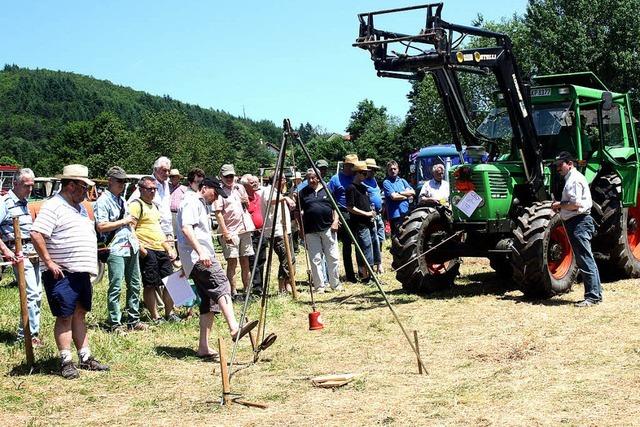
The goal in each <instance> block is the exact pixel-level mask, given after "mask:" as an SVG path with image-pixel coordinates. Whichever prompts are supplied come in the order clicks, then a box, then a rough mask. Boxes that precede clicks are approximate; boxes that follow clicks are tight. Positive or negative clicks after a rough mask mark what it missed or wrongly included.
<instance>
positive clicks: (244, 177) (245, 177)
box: [240, 173, 258, 185]
mask: <svg viewBox="0 0 640 427" xmlns="http://www.w3.org/2000/svg"><path fill="white" fill-rule="evenodd" d="M252 178H255V179H256V180H257V179H258V177H256V176H253V175H251V174H250V173H245V174H244V175H242V177H241V178H240V184H242V185H251V184H250V182H249V180H250V179H252Z"/></svg>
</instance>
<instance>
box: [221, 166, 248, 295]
mask: <svg viewBox="0 0 640 427" xmlns="http://www.w3.org/2000/svg"><path fill="white" fill-rule="evenodd" d="M220 176H221V177H222V184H223V188H224V191H225V192H226V194H227V197H226V198H222V197H218V198H217V199H216V201H215V202H214V204H213V208H214V210H215V212H216V220H217V221H218V226H219V228H220V234H222V252H223V254H224V259H226V260H227V278H228V279H229V283H230V284H231V295H233V296H235V295H236V293H237V291H236V278H235V276H236V267H237V266H238V259H239V260H240V275H241V277H242V285H243V286H244V289H245V290H246V289H248V288H249V279H250V277H251V266H250V265H249V257H250V256H252V255H253V254H254V252H253V242H252V240H251V234H252V232H253V231H254V230H255V229H256V228H255V226H254V225H253V220H252V219H251V215H250V214H249V212H248V211H247V208H248V204H249V197H248V196H247V191H246V190H245V188H244V186H242V185H240V184H238V183H236V182H235V176H236V171H235V168H234V167H233V165H222V168H221V169H220Z"/></svg>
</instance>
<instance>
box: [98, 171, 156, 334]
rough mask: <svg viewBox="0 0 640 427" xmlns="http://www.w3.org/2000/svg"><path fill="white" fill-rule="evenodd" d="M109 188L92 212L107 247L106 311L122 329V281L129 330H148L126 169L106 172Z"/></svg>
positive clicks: (113, 325) (112, 326) (111, 325)
mask: <svg viewBox="0 0 640 427" xmlns="http://www.w3.org/2000/svg"><path fill="white" fill-rule="evenodd" d="M107 177H108V178H109V182H108V187H107V189H106V190H105V191H104V192H103V193H102V195H101V196H100V197H99V198H98V200H97V201H96V203H95V205H94V208H93V211H94V215H95V218H96V229H97V230H98V232H99V233H100V241H101V242H102V243H104V245H105V246H106V247H105V248H104V249H103V250H106V251H107V254H106V255H107V256H108V258H107V260H106V263H107V266H108V267H109V268H108V271H109V289H108V291H107V314H108V323H109V328H110V329H111V330H116V329H119V328H121V327H122V326H123V325H122V323H121V322H122V320H123V319H122V313H121V312H120V289H121V286H122V281H123V280H124V281H126V283H127V292H126V301H127V303H126V307H125V316H124V320H125V322H126V325H127V327H128V328H129V329H132V330H137V331H140V330H145V329H146V328H147V327H146V325H145V324H144V323H142V322H140V287H141V278H140V264H139V261H138V251H139V245H138V239H137V238H136V236H135V233H134V231H133V230H132V228H131V226H132V225H133V224H134V222H135V221H134V219H133V218H132V217H131V215H130V214H129V209H128V207H127V204H126V203H125V201H124V198H123V197H122V192H123V191H124V185H125V182H126V179H127V174H126V173H125V171H124V169H122V168H121V167H118V166H114V167H112V168H111V169H109V170H108V171H107Z"/></svg>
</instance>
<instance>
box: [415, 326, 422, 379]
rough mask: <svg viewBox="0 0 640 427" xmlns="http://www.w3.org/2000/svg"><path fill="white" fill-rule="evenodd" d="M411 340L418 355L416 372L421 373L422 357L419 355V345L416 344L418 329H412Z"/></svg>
mask: <svg viewBox="0 0 640 427" xmlns="http://www.w3.org/2000/svg"><path fill="white" fill-rule="evenodd" d="M413 341H414V343H415V346H416V353H417V357H418V373H419V374H420V375H422V374H423V371H422V358H421V357H420V345H419V344H418V331H413Z"/></svg>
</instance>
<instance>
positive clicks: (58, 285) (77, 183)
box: [31, 164, 109, 379]
mask: <svg viewBox="0 0 640 427" xmlns="http://www.w3.org/2000/svg"><path fill="white" fill-rule="evenodd" d="M57 178H60V179H61V180H62V189H61V190H60V192H59V193H58V194H56V195H55V196H53V197H52V198H51V199H49V200H47V201H46V202H45V203H44V204H43V205H42V208H41V209H40V213H39V214H38V217H37V218H36V220H35V221H34V223H33V227H32V228H31V240H32V241H33V244H34V247H35V249H36V252H38V255H39V256H40V259H41V260H42V261H43V262H44V265H45V270H44V271H43V272H42V282H43V283H44V289H45V291H46V293H47V300H48V301H49V307H50V308H51V313H52V314H53V315H54V316H55V318H56V322H55V328H54V336H55V340H56V345H57V346H58V351H59V352H60V359H61V362H62V364H61V373H62V376H63V377H64V378H68V379H72V378H77V377H78V370H77V368H76V365H75V364H74V363H73V360H72V357H71V342H72V341H73V342H74V344H75V346H76V349H77V350H78V359H79V364H78V366H79V367H80V369H87V370H91V371H106V370H108V369H109V367H108V366H107V365H103V364H102V363H100V362H98V361H97V360H96V359H95V358H94V357H93V356H92V355H91V351H90V350H89V338H88V335H87V326H86V323H85V316H86V314H87V312H88V311H90V310H91V295H92V289H91V276H96V275H97V274H98V260H97V244H96V232H95V228H94V224H93V221H91V220H90V219H89V215H88V214H87V211H86V210H85V208H84V206H82V205H81V203H82V201H83V200H84V199H85V197H86V194H87V190H88V189H89V187H90V186H92V185H94V183H93V181H91V180H90V179H89V170H88V169H87V167H86V166H83V165H78V164H75V165H67V166H65V167H64V169H63V171H62V175H58V176H57Z"/></svg>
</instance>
